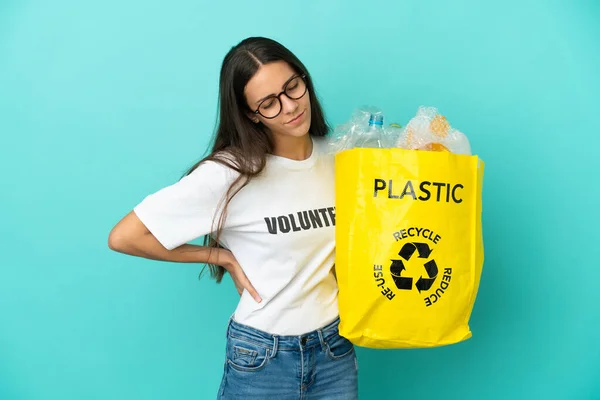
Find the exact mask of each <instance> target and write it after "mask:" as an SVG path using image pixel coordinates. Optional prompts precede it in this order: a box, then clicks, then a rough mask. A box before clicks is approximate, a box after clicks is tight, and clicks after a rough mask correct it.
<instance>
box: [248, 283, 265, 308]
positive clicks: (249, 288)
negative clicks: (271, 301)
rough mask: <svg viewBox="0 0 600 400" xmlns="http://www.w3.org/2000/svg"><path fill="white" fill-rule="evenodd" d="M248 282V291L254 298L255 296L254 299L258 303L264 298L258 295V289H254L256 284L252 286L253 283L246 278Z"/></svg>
mask: <svg viewBox="0 0 600 400" xmlns="http://www.w3.org/2000/svg"><path fill="white" fill-rule="evenodd" d="M246 282H247V285H246V290H247V291H248V294H250V296H252V298H254V300H255V301H256V302H257V303H260V302H261V301H262V299H261V298H260V296H259V295H258V292H257V291H256V289H254V286H252V284H251V283H250V281H249V280H247V279H246Z"/></svg>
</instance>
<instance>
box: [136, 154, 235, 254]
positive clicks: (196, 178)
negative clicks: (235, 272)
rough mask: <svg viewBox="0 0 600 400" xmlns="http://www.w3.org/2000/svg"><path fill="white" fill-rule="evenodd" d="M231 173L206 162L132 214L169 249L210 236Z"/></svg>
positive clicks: (229, 182)
mask: <svg viewBox="0 0 600 400" xmlns="http://www.w3.org/2000/svg"><path fill="white" fill-rule="evenodd" d="M234 179H235V177H234V176H233V173H232V171H231V170H230V169H229V168H227V167H225V166H224V165H222V164H219V163H216V162H213V161H207V162H204V163H202V164H200V166H198V167H197V168H196V169H195V170H194V171H193V172H192V173H191V174H189V175H187V176H185V177H183V178H182V179H181V180H179V181H178V182H177V183H174V184H172V185H170V186H167V187H164V188H162V189H161V190H159V191H157V192H155V193H153V194H150V195H148V196H146V197H145V198H144V199H143V200H142V201H141V202H140V203H139V204H138V205H137V206H135V207H134V209H133V211H134V212H135V214H136V215H137V216H138V218H139V219H140V220H141V221H142V223H143V224H144V225H145V226H146V228H148V230H149V231H150V232H151V233H152V234H153V235H154V236H155V237H156V239H157V240H158V241H159V242H160V243H161V244H162V245H163V246H164V247H165V248H166V249H168V250H172V249H174V248H176V247H179V246H181V245H183V244H186V243H188V242H190V241H192V240H194V239H197V238H199V237H202V236H205V235H208V234H210V233H212V232H213V231H214V230H215V229H216V227H217V226H218V225H217V224H218V221H219V219H218V215H217V212H218V211H219V210H221V208H222V204H223V203H222V200H223V197H224V195H225V194H226V192H227V189H228V188H229V185H230V184H231V183H232V182H233V181H234Z"/></svg>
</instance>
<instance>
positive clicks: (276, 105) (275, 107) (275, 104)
mask: <svg viewBox="0 0 600 400" xmlns="http://www.w3.org/2000/svg"><path fill="white" fill-rule="evenodd" d="M258 111H259V112H260V113H261V115H262V116H263V117H265V118H274V117H275V116H277V114H279V111H281V103H280V102H279V99H278V98H276V97H272V98H270V99H267V100H265V101H263V102H262V104H261V105H260V107H259V108H258Z"/></svg>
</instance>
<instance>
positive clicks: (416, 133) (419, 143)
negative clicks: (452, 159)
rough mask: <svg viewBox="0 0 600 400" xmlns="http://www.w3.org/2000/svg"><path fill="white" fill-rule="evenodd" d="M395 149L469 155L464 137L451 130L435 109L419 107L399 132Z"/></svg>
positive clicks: (469, 146)
mask: <svg viewBox="0 0 600 400" xmlns="http://www.w3.org/2000/svg"><path fill="white" fill-rule="evenodd" d="M396 147H399V148H402V149H409V150H428V151H449V152H451V153H455V154H465V155H471V145H470V143H469V140H468V138H467V137H466V135H465V134H464V133H462V132H460V131H459V130H457V129H454V128H452V126H450V123H449V122H448V120H447V119H446V118H445V117H444V116H443V115H441V114H440V113H439V112H438V110H437V109H436V108H435V107H423V106H421V107H419V109H418V110H417V114H416V115H415V116H414V117H413V118H412V119H411V120H410V121H409V122H408V124H407V125H406V127H404V128H403V129H402V131H401V132H400V135H399V137H398V139H397V141H396Z"/></svg>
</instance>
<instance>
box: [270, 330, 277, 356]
mask: <svg viewBox="0 0 600 400" xmlns="http://www.w3.org/2000/svg"><path fill="white" fill-rule="evenodd" d="M278 348H279V336H277V335H273V350H272V351H271V357H270V358H273V357H275V354H277V351H278Z"/></svg>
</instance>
